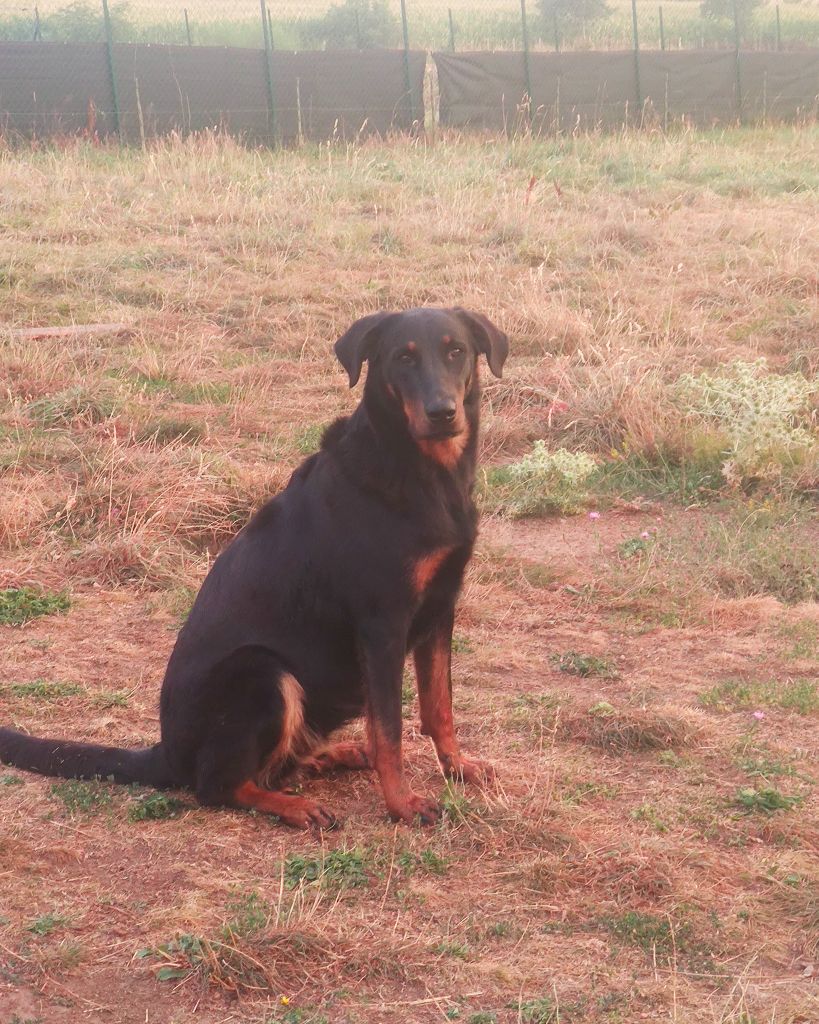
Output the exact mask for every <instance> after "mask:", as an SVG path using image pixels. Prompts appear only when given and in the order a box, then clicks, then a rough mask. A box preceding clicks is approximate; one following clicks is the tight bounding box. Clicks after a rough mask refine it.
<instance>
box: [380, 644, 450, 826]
mask: <svg viewBox="0 0 819 1024" xmlns="http://www.w3.org/2000/svg"><path fill="white" fill-rule="evenodd" d="M361 647H362V655H363V658H362V660H363V667H364V675H365V679H366V687H367V725H368V728H369V733H370V746H371V749H372V752H373V759H374V762H375V768H376V771H377V772H378V775H379V777H380V779H381V788H382V789H383V791H384V800H385V802H386V804H387V810H388V811H389V813H390V817H391V818H392V819H393V820H394V821H407V822H412V821H414V820H415V819H416V817H417V818H420V819H421V823H422V824H424V825H431V824H433V823H434V822H436V821H437V820H438V818H440V816H441V806H440V804H439V803H438V802H437V801H436V800H432V799H429V798H427V797H423V796H419V795H418V794H417V793H413V791H412V790H411V789H410V788H409V785H408V784H407V780H406V778H405V777H404V765H403V758H402V754H401V729H402V722H401V679H402V675H403V670H404V659H405V657H406V630H405V629H403V630H402V629H396V628H391V627H389V626H385V625H379V626H378V627H375V628H373V629H371V630H368V631H367V632H366V633H365V635H364V636H363V638H362V643H361Z"/></svg>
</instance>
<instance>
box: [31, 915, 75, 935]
mask: <svg viewBox="0 0 819 1024" xmlns="http://www.w3.org/2000/svg"><path fill="white" fill-rule="evenodd" d="M67 921H68V918H67V917H63V916H62V915H61V914H53V913H48V914H41V915H40V917H36V918H35V919H34V920H33V921H32V922H31V924H29V925H26V930H27V931H29V932H34V934H35V935H51V933H52V932H54V931H56V930H57V929H58V928H61V927H62V926H63V925H64V924H66V923H67Z"/></svg>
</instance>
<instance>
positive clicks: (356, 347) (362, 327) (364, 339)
mask: <svg viewBox="0 0 819 1024" xmlns="http://www.w3.org/2000/svg"><path fill="white" fill-rule="evenodd" d="M389 316H392V313H371V314H370V315H369V316H363V317H362V318H361V319H360V320H356V322H355V323H354V324H353V325H352V327H350V328H349V330H347V331H346V332H345V333H344V334H342V335H341V337H340V338H339V339H338V341H337V342H336V344H335V353H336V356H337V357H338V361H339V362H340V363H341V365H342V366H343V367H344V369H345V370H346V371H347V373H348V374H349V377H350V387H351V388H354V387H355V386H356V384H357V383H358V378H359V377H360V376H361V364H362V363H363V362H364V360H365V359H369V358H370V355H371V354H372V351H373V346H374V345H375V343H376V341H377V340H378V329H379V328H380V327H381V325H382V324H383V323H384V321H385V320H386V319H387V317H389Z"/></svg>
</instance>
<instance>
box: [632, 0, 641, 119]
mask: <svg viewBox="0 0 819 1024" xmlns="http://www.w3.org/2000/svg"><path fill="white" fill-rule="evenodd" d="M631 29H632V33H633V35H634V92H635V95H636V97H637V110H641V109H642V106H643V89H642V86H641V85H640V40H639V38H638V37H637V0H631Z"/></svg>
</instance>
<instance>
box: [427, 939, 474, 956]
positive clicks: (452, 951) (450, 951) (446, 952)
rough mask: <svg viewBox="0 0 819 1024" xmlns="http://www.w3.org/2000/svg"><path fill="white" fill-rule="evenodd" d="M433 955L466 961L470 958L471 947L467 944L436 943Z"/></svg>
mask: <svg viewBox="0 0 819 1024" xmlns="http://www.w3.org/2000/svg"><path fill="white" fill-rule="evenodd" d="M432 951H433V953H439V954H441V956H451V957H454V958H455V959H456V960H466V958H467V957H468V956H469V946H468V945H467V944H466V943H465V942H456V941H447V942H436V943H435V945H434V946H433V947H432Z"/></svg>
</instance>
